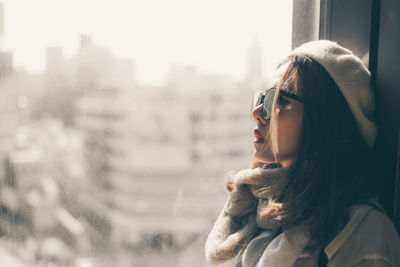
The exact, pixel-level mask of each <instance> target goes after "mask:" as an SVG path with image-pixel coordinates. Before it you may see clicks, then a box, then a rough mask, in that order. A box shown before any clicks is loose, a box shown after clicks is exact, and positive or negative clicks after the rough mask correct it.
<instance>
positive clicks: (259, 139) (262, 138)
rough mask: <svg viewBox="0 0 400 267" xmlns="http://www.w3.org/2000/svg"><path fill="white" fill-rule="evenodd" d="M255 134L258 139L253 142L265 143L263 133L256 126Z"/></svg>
mask: <svg viewBox="0 0 400 267" xmlns="http://www.w3.org/2000/svg"><path fill="white" fill-rule="evenodd" d="M254 136H255V137H256V139H254V140H253V144H262V143H264V140H265V139H264V137H263V136H262V135H261V133H260V131H259V130H258V129H257V128H255V129H254Z"/></svg>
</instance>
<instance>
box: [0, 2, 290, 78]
mask: <svg viewBox="0 0 400 267" xmlns="http://www.w3.org/2000/svg"><path fill="white" fill-rule="evenodd" d="M0 1H2V2H3V4H4V6H5V36H4V40H3V43H2V46H3V48H6V49H8V50H12V51H13V52H14V65H15V66H16V67H21V66H24V67H25V69H27V70H28V71H32V72H40V71H42V70H43V68H44V51H45V47H47V46H55V45H56V46H62V47H64V49H65V54H66V55H67V56H72V55H74V54H76V53H77V51H78V45H79V35H80V34H81V33H85V34H89V35H90V36H92V38H93V40H94V42H95V43H96V44H98V45H101V46H107V47H109V48H111V50H112V53H113V54H114V55H115V56H116V57H126V58H132V59H134V60H135V65H136V76H137V79H138V80H139V81H142V82H146V83H152V84H160V83H162V82H163V81H164V80H165V78H166V74H167V72H168V68H169V67H170V65H171V64H178V65H194V66H197V67H198V68H199V70H200V71H201V72H203V73H219V74H228V75H231V76H232V77H234V78H235V79H241V78H243V77H244V75H245V73H246V68H247V61H246V60H247V53H248V47H249V46H250V44H251V43H252V42H254V40H255V39H257V40H258V42H259V43H260V45H261V46H262V47H263V49H264V67H265V75H266V76H267V75H268V73H269V72H270V70H271V68H272V66H274V64H276V61H277V60H278V59H280V58H281V57H282V56H284V55H285V54H286V53H287V52H288V51H289V50H290V45H291V24H292V19H291V16H292V0H259V1H258V0H257V1H256V0H0Z"/></svg>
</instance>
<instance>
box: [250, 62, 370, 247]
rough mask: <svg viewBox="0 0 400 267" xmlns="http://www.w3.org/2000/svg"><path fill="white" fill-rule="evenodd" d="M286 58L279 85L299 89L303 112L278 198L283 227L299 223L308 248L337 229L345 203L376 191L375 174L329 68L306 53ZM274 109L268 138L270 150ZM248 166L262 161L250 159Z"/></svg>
mask: <svg viewBox="0 0 400 267" xmlns="http://www.w3.org/2000/svg"><path fill="white" fill-rule="evenodd" d="M287 62H289V65H288V68H287V70H286V72H285V73H284V75H283V77H282V79H281V82H280V85H282V84H283V83H288V82H289V83H291V84H292V85H293V90H294V91H297V90H298V88H301V90H302V93H303V98H304V111H303V122H302V130H301V136H300V143H299V147H298V151H297V157H296V159H295V160H294V162H293V163H292V165H291V166H290V169H289V174H288V183H287V186H286V188H285V190H284V192H283V193H282V195H281V196H280V198H279V199H278V201H279V202H281V203H283V204H284V206H283V207H284V208H283V209H282V210H281V211H280V213H281V215H282V217H283V218H285V219H284V221H283V222H282V223H283V228H289V227H293V226H298V225H303V226H305V227H306V229H307V230H308V231H309V233H310V234H311V236H312V237H313V240H314V241H315V242H314V244H313V245H312V247H310V248H313V247H314V246H317V245H323V246H324V245H327V244H328V243H329V241H330V240H331V239H332V238H333V237H334V236H335V235H336V234H337V233H338V231H340V230H341V229H342V227H343V226H344V224H345V222H346V220H347V212H348V208H349V207H350V206H351V205H353V204H356V203H362V202H363V201H365V200H367V199H369V198H370V197H373V196H376V195H377V192H376V190H374V189H375V188H377V187H376V186H375V185H376V178H375V177H374V173H375V172H374V169H373V162H372V155H371V150H370V149H369V147H368V146H367V144H366V143H365V141H364V139H363V137H362V135H361V133H360V130H359V128H358V127H357V124H356V121H355V119H354V116H353V114H352V112H351V110H350V108H349V106H348V105H347V102H346V100H345V99H344V97H343V95H342V93H341V91H340V89H339V88H338V86H337V85H336V83H335V82H334V80H333V79H332V78H331V77H330V75H329V73H328V72H327V71H326V70H325V69H324V68H323V67H322V66H321V65H320V64H318V63H317V62H316V61H314V60H312V59H311V58H309V57H305V56H291V57H289V58H287V59H286V61H285V62H283V63H282V64H284V63H287ZM282 64H281V65H282ZM280 85H279V86H278V90H279V87H280ZM275 98H276V97H275ZM274 102H276V99H275V101H274ZM273 110H275V103H274V106H273ZM274 113H275V112H273V113H272V118H271V125H270V137H271V138H269V139H270V142H271V148H272V150H273V152H274V151H275V153H276V150H277V149H279V148H277V142H276V140H277V138H278V136H276V135H274V120H275V119H276V117H275V116H274ZM251 167H265V164H263V163H261V162H257V161H256V160H253V162H252V164H251Z"/></svg>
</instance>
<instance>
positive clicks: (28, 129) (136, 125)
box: [0, 3, 265, 267]
mask: <svg viewBox="0 0 400 267" xmlns="http://www.w3.org/2000/svg"><path fill="white" fill-rule="evenodd" d="M2 13H3V6H2V5H1V3H0V19H1V18H2V17H3V16H2ZM3 34H6V33H4V31H3V27H2V21H0V42H1V38H2V36H3ZM77 41H80V50H79V53H77V54H76V55H75V56H73V57H69V58H67V57H66V56H65V55H64V51H63V48H62V47H48V48H47V50H46V70H45V72H44V73H43V74H31V73H28V72H26V71H24V70H22V69H20V70H17V69H15V68H14V67H13V63H12V62H13V52H12V51H5V50H4V49H2V48H1V46H0V49H1V50H0V102H1V103H0V121H1V124H2V128H1V130H0V161H1V164H0V209H1V211H0V259H1V262H2V263H1V266H13V267H14V266H15V267H19V266H77V267H89V266H90V267H91V266H100V267H101V266H122V267H124V266H143V267H146V266H179V267H183V266H193V267H196V266H199V267H200V266H208V265H207V264H206V262H205V259H204V251H203V247H204V240H205V237H206V235H207V234H208V231H209V230H210V228H211V226H212V224H213V222H214V220H215V218H216V216H217V215H218V213H219V211H220V209H221V207H222V205H223V204H224V200H225V197H226V194H225V193H224V190H223V186H222V184H223V176H224V174H225V173H226V172H227V171H228V170H230V169H236V170H237V169H241V168H246V167H247V166H248V164H249V162H250V159H251V155H252V150H253V147H252V143H251V139H252V128H253V123H252V120H251V116H250V108H251V107H250V105H251V101H252V95H253V93H254V91H255V90H256V89H260V88H263V86H264V84H265V81H264V80H263V76H262V72H263V66H262V61H261V58H262V49H261V47H260V46H259V45H257V43H254V44H253V45H252V46H251V47H250V48H249V53H248V74H247V77H246V79H244V80H243V81H240V82H237V81H234V80H233V79H232V78H231V77H229V76H221V75H206V74H201V73H199V72H198V71H197V70H196V68H195V67H193V66H175V67H173V68H171V69H170V71H169V76H168V80H167V82H166V83H165V84H164V85H162V86H149V85H145V84H140V83H138V82H137V81H136V79H135V62H134V61H132V60H128V59H123V58H116V57H114V56H113V54H112V51H110V49H108V48H106V47H100V46H98V45H96V43H95V42H94V41H93V40H92V39H91V36H87V35H82V36H80V40H79V38H78V37H77Z"/></svg>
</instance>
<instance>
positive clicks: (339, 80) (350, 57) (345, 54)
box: [289, 40, 376, 148]
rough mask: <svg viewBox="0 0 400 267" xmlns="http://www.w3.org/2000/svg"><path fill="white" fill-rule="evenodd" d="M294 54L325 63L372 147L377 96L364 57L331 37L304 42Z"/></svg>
mask: <svg viewBox="0 0 400 267" xmlns="http://www.w3.org/2000/svg"><path fill="white" fill-rule="evenodd" d="M291 55H305V56H308V57H310V58H312V59H313V60H315V61H316V62H318V63H319V64H321V65H322V67H324V69H325V70H326V71H327V72H328V73H329V74H330V76H331V77H332V79H333V80H334V81H335V82H336V84H337V86H338V87H339V89H340V91H341V92H342V94H343V96H344V98H345V99H346V101H347V104H348V105H349V107H350V109H351V111H352V112H353V115H354V117H355V119H356V121H357V124H358V127H359V129H360V131H361V134H362V135H363V137H364V140H365V142H366V143H367V144H368V146H369V147H370V148H372V147H373V145H374V142H375V137H376V125H375V123H374V121H373V112H374V108H375V100H374V92H373V90H372V87H371V84H370V78H371V74H370V72H369V71H368V69H367V68H366V67H365V66H364V64H363V63H362V61H361V59H359V58H358V57H357V56H355V55H354V54H353V53H352V52H351V51H350V50H348V49H346V48H344V47H342V46H340V45H338V44H337V43H336V42H332V41H328V40H318V41H311V42H308V43H305V44H302V45H301V46H299V47H297V48H296V49H294V50H293V51H292V52H291V53H290V55H289V56H291Z"/></svg>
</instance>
